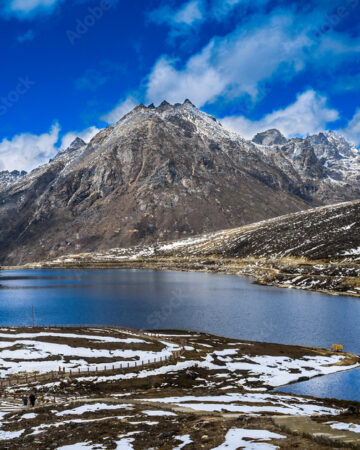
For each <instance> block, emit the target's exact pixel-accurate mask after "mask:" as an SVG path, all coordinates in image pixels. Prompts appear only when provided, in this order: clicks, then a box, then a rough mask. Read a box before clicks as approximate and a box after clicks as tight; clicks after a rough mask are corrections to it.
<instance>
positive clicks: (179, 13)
mask: <svg viewBox="0 0 360 450" xmlns="http://www.w3.org/2000/svg"><path fill="white" fill-rule="evenodd" d="M203 1H204V0H190V1H188V2H186V3H184V4H183V5H182V6H181V7H180V8H178V9H175V8H172V7H170V6H169V5H168V4H165V5H163V6H160V7H158V8H156V9H154V10H153V11H151V12H150V13H149V14H148V17H149V19H150V20H151V21H152V22H154V23H156V24H158V25H167V26H168V27H170V28H171V33H170V37H172V38H174V37H178V36H181V35H183V34H186V33H188V32H189V31H190V30H192V29H193V28H194V26H196V25H198V24H199V23H201V22H202V21H203V20H205V12H204V9H205V8H204V5H203Z"/></svg>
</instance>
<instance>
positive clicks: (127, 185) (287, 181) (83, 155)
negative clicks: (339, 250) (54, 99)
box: [0, 100, 360, 264]
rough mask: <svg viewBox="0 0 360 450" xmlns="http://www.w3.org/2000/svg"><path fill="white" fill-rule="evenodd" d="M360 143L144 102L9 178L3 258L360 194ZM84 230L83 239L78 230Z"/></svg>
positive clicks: (1, 189)
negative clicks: (236, 125) (250, 127)
mask: <svg viewBox="0 0 360 450" xmlns="http://www.w3.org/2000/svg"><path fill="white" fill-rule="evenodd" d="M357 153H358V151H357V149H355V148H354V147H352V146H351V145H350V144H348V143H347V142H346V141H345V140H343V139H341V138H338V137H337V136H336V135H334V134H331V133H325V134H322V135H318V136H312V137H309V138H306V139H291V140H287V139H285V138H284V137H283V136H282V135H281V134H280V133H279V132H278V131H277V130H270V131H269V132H265V133H261V136H260V135H257V137H255V138H254V140H253V141H252V142H250V141H246V140H245V139H243V138H241V137H240V136H239V135H237V134H234V133H231V132H229V131H227V130H225V129H224V128H223V127H222V125H221V124H220V123H219V122H218V121H217V120H216V119H215V118H214V117H212V116H209V115H207V114H205V113H203V112H201V111H200V110H198V109H197V108H196V107H194V106H193V105H192V104H191V102H190V101H188V100H187V101H185V102H184V103H183V104H175V105H170V104H168V103H167V102H163V103H162V104H161V105H160V106H158V107H157V108H155V107H154V106H153V105H151V106H150V107H145V106H144V105H139V106H138V107H136V108H135V109H134V110H133V111H131V112H130V113H129V114H127V115H125V116H124V117H123V118H122V119H121V120H120V121H119V122H118V123H117V124H116V125H114V126H111V127H108V128H106V129H104V130H102V131H100V132H99V133H98V134H97V135H96V136H95V137H94V138H93V139H92V140H91V141H90V143H89V144H85V143H84V142H83V141H82V140H81V139H76V140H75V141H74V142H73V143H72V145H71V146H70V147H69V148H68V149H66V150H65V151H62V152H60V153H59V154H58V155H57V156H56V158H54V159H53V160H52V161H50V162H49V163H48V164H46V165H44V166H42V167H40V168H38V169H35V170H34V171H32V172H31V173H30V174H28V175H26V176H23V177H21V178H20V179H18V180H17V181H16V182H15V183H11V184H10V185H6V186H5V185H0V262H1V263H3V264H21V263H25V262H28V261H36V260H44V259H47V258H54V257H56V256H58V255H63V254H68V253H73V252H75V248H76V245H77V243H79V244H80V248H81V251H96V250H104V249H107V248H114V247H123V246H125V247H126V246H131V245H135V244H143V243H149V242H153V241H156V240H162V241H164V240H170V239H177V238H180V237H183V236H188V235H194V234H199V233H203V232H208V231H215V230H218V229H223V228H230V227H235V226H241V225H244V224H248V223H251V222H256V221H259V220H262V219H267V218H271V217H275V216H279V215H281V214H286V213H289V212H295V211H299V210H302V209H306V208H308V207H310V206H311V205H320V204H326V203H332V202H335V201H340V200H347V199H353V198H357V197H359V193H360V192H359V190H360V181H359V180H358V179H357V174H356V171H357V167H359V160H358V155H357ZM77 229H79V234H80V240H79V242H78V241H77V238H76V234H77Z"/></svg>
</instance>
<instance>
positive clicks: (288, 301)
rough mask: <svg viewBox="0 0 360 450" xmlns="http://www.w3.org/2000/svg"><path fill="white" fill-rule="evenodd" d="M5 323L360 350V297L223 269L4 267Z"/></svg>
mask: <svg viewBox="0 0 360 450" xmlns="http://www.w3.org/2000/svg"><path fill="white" fill-rule="evenodd" d="M0 285H2V289H0V325H22V324H24V325H30V324H31V308H32V305H34V310H35V321H36V324H39V325H47V324H86V323H89V324H119V325H125V326H129V327H134V328H179V329H191V330H201V331H207V332H210V333H215V334H220V335H224V336H228V337H234V338H242V339H249V340H257V341H268V342H279V343H285V344H298V345H310V346H315V347H330V346H331V344H333V343H341V344H343V345H344V347H345V349H346V350H347V351H350V352H354V353H358V354H360V327H359V318H360V301H359V300H357V299H354V298H351V297H336V296H328V295H323V294H317V293H311V292H305V291H299V290H291V289H278V288H273V287H267V286H257V285H255V284H252V283H251V282H250V281H247V280H246V279H243V278H240V277H236V276H231V275H220V274H204V273H185V272H153V271H145V270H144V271H142V270H28V271H11V272H7V271H6V272H0Z"/></svg>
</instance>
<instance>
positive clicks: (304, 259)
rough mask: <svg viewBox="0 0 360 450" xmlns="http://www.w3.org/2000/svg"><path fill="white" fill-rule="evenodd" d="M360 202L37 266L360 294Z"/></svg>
mask: <svg viewBox="0 0 360 450" xmlns="http://www.w3.org/2000/svg"><path fill="white" fill-rule="evenodd" d="M359 227H360V201H353V202H346V203H341V204H337V205H332V206H324V207H318V208H313V209H309V210H306V211H302V212H298V213H293V214H289V215H285V216H282V217H278V218H274V219H269V220H265V221H261V222H258V223H255V224H251V225H246V226H243V227H240V228H233V229H228V230H223V231H219V232H214V233H207V234H204V235H199V236H196V237H193V238H188V239H184V240H179V241H173V242H169V243H166V242H164V243H158V244H156V245H150V246H137V247H133V248H129V249H117V248H114V249H111V250H108V251H104V252H92V253H79V254H69V255H66V256H63V257H59V258H55V259H53V260H50V261H43V262H39V263H33V264H28V265H26V266H25V268H33V267H35V268H39V267H57V268H58V267H60V268H64V267H67V268H73V267H75V268H78V267H113V268H114V267H118V268H137V269H140V268H148V269H153V270H185V271H206V272H223V273H230V274H235V275H246V276H251V277H253V278H255V279H256V280H257V281H258V282H260V283H263V284H271V285H275V286H279V287H296V288H300V289H309V290H316V291H320V292H326V293H333V294H339V293H342V294H346V295H351V296H357V297H358V296H360V230H359Z"/></svg>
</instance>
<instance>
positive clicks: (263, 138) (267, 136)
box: [252, 128, 287, 145]
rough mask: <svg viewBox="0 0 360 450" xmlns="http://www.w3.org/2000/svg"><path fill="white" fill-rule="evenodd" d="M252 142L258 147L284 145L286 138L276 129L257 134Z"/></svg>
mask: <svg viewBox="0 0 360 450" xmlns="http://www.w3.org/2000/svg"><path fill="white" fill-rule="evenodd" d="M252 141H253V142H255V144H260V145H282V144H286V142H287V139H286V137H285V136H284V135H283V134H281V133H280V131H279V130H277V129H276V128H272V129H270V130H266V131H263V132H261V133H257V134H256V135H255V136H254V137H253V138H252Z"/></svg>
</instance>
